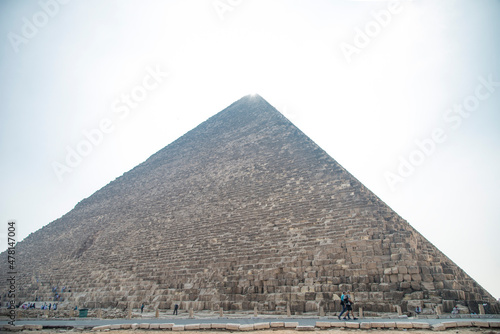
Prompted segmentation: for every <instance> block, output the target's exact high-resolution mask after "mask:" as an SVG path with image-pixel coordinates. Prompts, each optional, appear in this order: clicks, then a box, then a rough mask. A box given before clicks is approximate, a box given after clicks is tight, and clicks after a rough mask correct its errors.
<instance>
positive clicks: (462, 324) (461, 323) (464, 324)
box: [457, 321, 472, 327]
mask: <svg viewBox="0 0 500 334" xmlns="http://www.w3.org/2000/svg"><path fill="white" fill-rule="evenodd" d="M457 327H472V321H457Z"/></svg>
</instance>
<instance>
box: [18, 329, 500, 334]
mask: <svg viewBox="0 0 500 334" xmlns="http://www.w3.org/2000/svg"><path fill="white" fill-rule="evenodd" d="M318 331H319V330H318ZM350 331H352V332H354V331H356V332H362V331H365V330H361V329H350V330H342V329H341V330H338V329H337V330H333V329H332V330H321V331H320V332H321V333H325V334H346V332H350ZM369 331H370V333H371V334H375V333H380V334H401V332H402V331H407V330H378V329H371V330H369ZM409 331H411V334H430V333H436V332H435V331H431V330H409ZM166 332H171V331H160V330H138V329H136V330H113V331H109V333H110V334H160V333H161V334H165V333H166ZM445 332H447V333H450V334H451V333H454V334H500V329H499V328H495V329H492V328H491V329H490V328H463V329H462V328H461V329H457V328H450V329H448V330H446V331H445ZM17 333H19V332H17ZM23 333H33V334H34V333H40V334H56V333H82V334H91V333H92V334H96V333H102V332H91V331H87V330H86V331H79V330H74V329H72V330H61V329H58V330H42V331H36V332H34V331H23ZM179 333H182V334H200V333H206V334H215V333H225V334H227V333H234V331H228V330H225V331H208V330H202V331H183V332H179ZM239 333H249V334H297V333H298V332H297V331H295V330H259V331H249V332H239ZM306 333H307V332H306Z"/></svg>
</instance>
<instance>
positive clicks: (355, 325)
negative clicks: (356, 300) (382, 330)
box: [345, 322, 359, 329]
mask: <svg viewBox="0 0 500 334" xmlns="http://www.w3.org/2000/svg"><path fill="white" fill-rule="evenodd" d="M345 327H346V328H356V329H357V328H359V322H346V323H345Z"/></svg>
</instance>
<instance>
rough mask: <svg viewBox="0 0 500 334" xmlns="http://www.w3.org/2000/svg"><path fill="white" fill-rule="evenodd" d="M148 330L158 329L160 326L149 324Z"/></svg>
mask: <svg viewBox="0 0 500 334" xmlns="http://www.w3.org/2000/svg"><path fill="white" fill-rule="evenodd" d="M149 329H160V324H149Z"/></svg>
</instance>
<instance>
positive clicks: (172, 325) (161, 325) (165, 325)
mask: <svg viewBox="0 0 500 334" xmlns="http://www.w3.org/2000/svg"><path fill="white" fill-rule="evenodd" d="M172 327H174V324H160V329H172Z"/></svg>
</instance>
